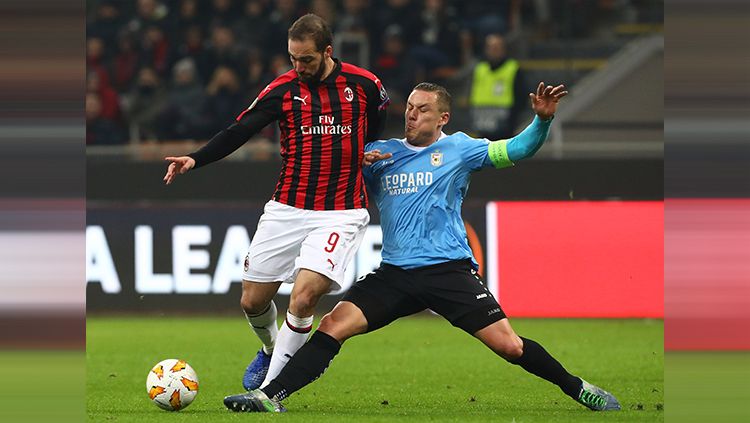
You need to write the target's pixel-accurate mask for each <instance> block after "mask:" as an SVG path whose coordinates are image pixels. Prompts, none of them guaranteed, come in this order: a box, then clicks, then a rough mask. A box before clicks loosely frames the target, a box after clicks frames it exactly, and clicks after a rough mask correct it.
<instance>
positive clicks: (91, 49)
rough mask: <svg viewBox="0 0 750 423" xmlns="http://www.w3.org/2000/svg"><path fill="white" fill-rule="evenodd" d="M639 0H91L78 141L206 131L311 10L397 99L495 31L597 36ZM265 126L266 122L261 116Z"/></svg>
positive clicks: (268, 69)
mask: <svg viewBox="0 0 750 423" xmlns="http://www.w3.org/2000/svg"><path fill="white" fill-rule="evenodd" d="M640 3H652V2H651V1H648V0H641V1H638V0H504V1H503V0H494V1H493V0H338V1H336V0H88V1H87V28H86V69H87V77H86V121H87V144H89V145H91V144H97V145H104V144H123V143H128V142H140V141H145V140H181V139H196V140H202V139H207V138H210V137H211V136H212V135H213V134H214V133H216V132H218V131H219V130H221V129H222V128H224V127H226V126H227V125H228V124H229V123H231V122H232V120H233V119H234V118H235V117H236V116H237V115H238V114H239V113H240V112H241V111H242V110H243V109H244V108H246V107H247V106H248V105H249V104H250V103H251V102H252V100H253V99H254V98H255V96H256V95H257V94H258V92H259V91H260V90H261V89H262V88H263V87H264V86H265V85H266V84H268V83H269V82H270V81H272V80H273V79H274V78H275V77H276V76H278V75H280V74H282V73H284V72H286V71H287V70H289V69H290V68H291V65H290V62H289V58H288V54H287V41H286V39H287V29H288V27H289V26H290V25H291V23H292V22H294V20H296V19H297V18H298V17H299V16H301V15H303V14H305V13H308V12H312V13H315V14H318V15H319V16H321V17H323V18H325V19H326V20H327V21H328V22H329V23H330V24H331V27H332V29H333V32H334V36H335V37H336V40H337V41H336V44H337V45H336V46H334V47H335V48H334V56H335V57H338V58H341V59H342V60H344V61H349V62H351V63H354V64H357V65H360V66H363V67H366V68H368V69H370V70H371V71H373V72H374V73H375V74H376V75H378V76H379V77H380V78H381V79H382V80H383V82H384V84H385V85H386V87H387V88H388V90H389V93H390V94H391V97H392V98H393V100H394V102H393V103H394V105H395V107H392V109H393V110H392V111H391V112H392V113H394V114H401V113H402V109H400V108H399V104H400V103H403V99H404V98H405V97H406V96H407V95H408V93H409V92H410V90H411V88H412V87H413V85H414V84H415V82H419V81H424V80H430V81H433V82H438V83H440V82H442V81H445V80H447V79H449V78H452V77H455V76H456V74H457V73H459V70H461V69H464V68H466V67H467V66H470V64H471V63H473V62H476V61H477V60H478V59H481V58H482V57H483V56H484V55H485V50H486V46H485V42H486V39H487V37H488V36H490V35H493V34H501V35H507V34H513V33H518V32H519V31H520V30H521V29H524V30H525V31H524V33H525V34H528V36H530V37H534V38H538V39H559V38H585V37H591V36H597V31H599V30H600V29H601V28H606V27H608V26H609V25H610V24H611V22H612V21H613V20H623V19H636V18H637V17H636V18H634V17H630V18H629V17H628V16H629V14H631V15H632V14H634V13H637V12H638V10H641V9H642V7H640V6H641V5H640ZM266 131H269V133H268V134H266V135H267V136H268V137H269V138H272V134H273V131H274V129H273V128H267V129H266Z"/></svg>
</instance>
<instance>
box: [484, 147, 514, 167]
mask: <svg viewBox="0 0 750 423" xmlns="http://www.w3.org/2000/svg"><path fill="white" fill-rule="evenodd" d="M487 153H488V154H489V156H490V161H491V162H492V165H493V166H495V169H502V168H504V167H510V166H513V165H514V163H513V162H512V161H510V158H509V157H508V140H500V141H492V142H490V146H489V147H488V150H487Z"/></svg>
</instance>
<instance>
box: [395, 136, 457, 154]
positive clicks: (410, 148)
mask: <svg viewBox="0 0 750 423" xmlns="http://www.w3.org/2000/svg"><path fill="white" fill-rule="evenodd" d="M447 136H448V135H447V134H446V133H445V132H443V131H440V137H439V138H438V139H437V141H435V142H433V143H432V144H430V145H428V146H426V147H417V146H416V145H411V144H409V142H408V141H406V138H401V139H400V140H399V141H401V144H403V145H404V147H406V148H408V149H409V150H412V151H422V150H424V149H425V148H430V147H432V146H433V145H435V144H437V143H438V142H440V140H442V139H443V138H445V137H447Z"/></svg>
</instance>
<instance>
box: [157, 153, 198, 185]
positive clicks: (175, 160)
mask: <svg viewBox="0 0 750 423" xmlns="http://www.w3.org/2000/svg"><path fill="white" fill-rule="evenodd" d="M164 160H166V161H168V162H170V163H169V167H167V174H166V175H164V183H165V184H167V185H169V184H171V183H172V181H173V180H174V177H175V176H177V175H178V174H179V175H182V174H183V173H185V172H187V171H188V170H190V169H192V168H193V167H195V160H193V158H192V157H189V156H180V157H165V158H164Z"/></svg>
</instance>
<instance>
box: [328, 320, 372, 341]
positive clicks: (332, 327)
mask: <svg viewBox="0 0 750 423" xmlns="http://www.w3.org/2000/svg"><path fill="white" fill-rule="evenodd" d="M366 329H367V328H360V327H358V325H356V322H355V321H353V320H351V319H342V318H340V317H336V315H335V313H333V312H331V313H328V314H326V315H325V316H323V318H322V319H320V325H319V326H318V330H319V331H321V332H324V333H326V334H328V335H329V336H331V337H332V338H334V339H335V340H337V341H339V342H341V343H343V342H344V341H346V340H347V339H349V338H351V337H352V336H354V335H357V334H359V333H362V332H364V331H365V330H366Z"/></svg>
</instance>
